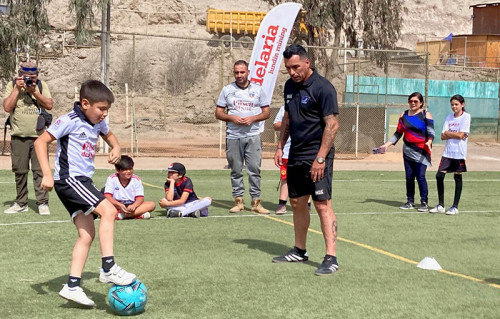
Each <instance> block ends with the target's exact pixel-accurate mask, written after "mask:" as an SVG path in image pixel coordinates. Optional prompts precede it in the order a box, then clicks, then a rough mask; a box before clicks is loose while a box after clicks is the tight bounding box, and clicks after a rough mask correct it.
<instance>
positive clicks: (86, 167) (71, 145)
mask: <svg viewBox="0 0 500 319" xmlns="http://www.w3.org/2000/svg"><path fill="white" fill-rule="evenodd" d="M47 132H49V133H50V134H51V135H52V136H53V137H54V138H56V139H57V151H56V161H55V172H54V180H61V179H66V178H68V177H76V176H87V177H92V175H93V174H94V170H95V165H94V157H95V152H96V146H97V140H98V137H99V135H106V134H108V132H109V127H108V125H107V124H106V122H105V121H102V122H101V123H99V124H95V125H94V124H92V123H91V122H89V121H88V120H87V118H86V117H85V115H84V114H83V112H82V111H81V110H80V103H79V102H76V103H75V106H74V108H73V111H71V112H69V113H68V114H66V115H63V116H61V117H59V118H58V119H57V120H56V121H55V122H54V123H53V124H52V125H51V126H50V127H49V128H48V129H47Z"/></svg>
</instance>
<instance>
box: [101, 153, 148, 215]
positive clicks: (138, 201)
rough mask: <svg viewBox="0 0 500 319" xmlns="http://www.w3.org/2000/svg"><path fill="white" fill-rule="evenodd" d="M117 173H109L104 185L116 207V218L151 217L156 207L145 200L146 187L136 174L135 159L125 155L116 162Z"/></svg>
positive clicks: (105, 192)
mask: <svg viewBox="0 0 500 319" xmlns="http://www.w3.org/2000/svg"><path fill="white" fill-rule="evenodd" d="M115 168H116V173H114V174H111V175H109V177H108V179H107V180H106V186H104V196H106V198H107V199H108V200H109V201H110V202H111V204H113V205H114V206H115V207H116V210H117V212H116V217H115V219H117V220H120V219H128V218H134V219H149V218H151V213H150V212H151V211H153V210H154V209H155V207H156V204H155V203H154V202H145V201H144V187H143V186H142V182H141V179H140V178H139V176H137V175H135V174H134V160H133V159H132V158H130V157H129V156H127V155H123V156H122V157H121V158H120V161H118V163H116V164H115Z"/></svg>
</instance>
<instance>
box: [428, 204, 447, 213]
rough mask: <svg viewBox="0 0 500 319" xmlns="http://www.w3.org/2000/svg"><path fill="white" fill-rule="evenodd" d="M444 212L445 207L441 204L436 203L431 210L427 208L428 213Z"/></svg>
mask: <svg viewBox="0 0 500 319" xmlns="http://www.w3.org/2000/svg"><path fill="white" fill-rule="evenodd" d="M444 212H445V209H444V207H443V206H441V205H436V207H434V208H432V209H431V210H429V213H433V214H434V213H444Z"/></svg>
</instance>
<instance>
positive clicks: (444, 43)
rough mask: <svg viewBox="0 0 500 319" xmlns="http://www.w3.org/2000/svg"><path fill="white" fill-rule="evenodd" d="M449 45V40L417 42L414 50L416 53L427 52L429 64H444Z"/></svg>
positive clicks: (448, 52)
mask: <svg viewBox="0 0 500 319" xmlns="http://www.w3.org/2000/svg"><path fill="white" fill-rule="evenodd" d="M450 46H451V41H450V40H435V41H426V42H417V46H416V48H415V51H416V52H418V53H425V52H429V64H433V65H434V64H446V61H447V60H448V57H449V54H450Z"/></svg>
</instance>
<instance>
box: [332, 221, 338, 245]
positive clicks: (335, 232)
mask: <svg viewBox="0 0 500 319" xmlns="http://www.w3.org/2000/svg"><path fill="white" fill-rule="evenodd" d="M337 231H338V224H337V221H336V220H334V221H333V242H334V243H335V242H337Z"/></svg>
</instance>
